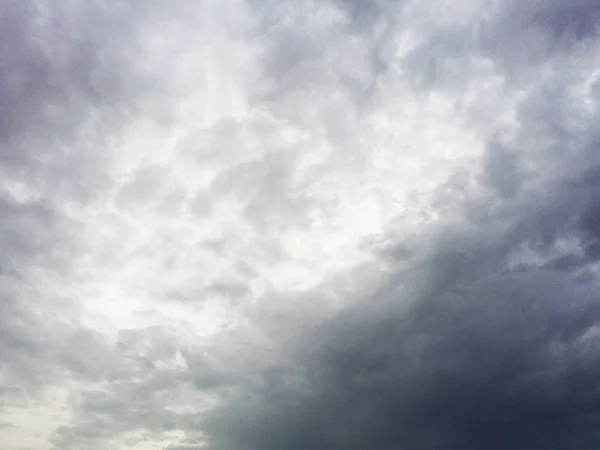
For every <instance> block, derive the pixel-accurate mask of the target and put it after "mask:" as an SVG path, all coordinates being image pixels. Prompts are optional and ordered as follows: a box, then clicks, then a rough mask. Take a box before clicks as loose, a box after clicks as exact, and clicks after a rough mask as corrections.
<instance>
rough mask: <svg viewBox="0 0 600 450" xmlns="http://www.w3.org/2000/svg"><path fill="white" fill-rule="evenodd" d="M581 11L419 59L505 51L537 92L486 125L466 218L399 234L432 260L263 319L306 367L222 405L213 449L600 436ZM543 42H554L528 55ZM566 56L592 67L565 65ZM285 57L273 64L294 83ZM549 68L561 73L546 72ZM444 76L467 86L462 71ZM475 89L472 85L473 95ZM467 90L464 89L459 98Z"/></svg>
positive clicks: (542, 443) (461, 444)
mask: <svg viewBox="0 0 600 450" xmlns="http://www.w3.org/2000/svg"><path fill="white" fill-rule="evenodd" d="M575 3H576V2H574V3H572V4H564V3H560V4H559V3H558V2H550V3H549V4H548V5H547V6H546V7H545V8H544V9H543V10H537V9H535V8H534V7H530V6H529V5H526V6H525V5H524V6H523V7H521V6H520V4H519V5H518V6H517V5H516V3H515V4H514V5H513V4H510V3H507V5H506V6H507V7H506V10H503V11H501V13H499V14H498V15H497V17H493V20H492V22H491V25H490V27H491V28H490V29H488V30H486V31H485V33H488V34H487V36H488V37H485V39H484V40H482V41H481V42H482V44H481V45H482V46H479V44H478V43H477V41H471V42H466V41H465V36H466V35H465V33H466V32H467V31H465V30H462V29H458V30H454V29H445V30H444V29H442V34H439V35H438V36H435V37H434V38H433V40H430V41H428V43H426V45H424V46H419V47H417V48H416V50H415V51H414V58H417V59H422V60H425V59H427V60H429V61H433V60H434V59H435V60H437V59H439V58H440V54H444V57H445V58H446V61H442V62H440V63H439V64H442V65H447V67H449V65H450V64H453V63H454V61H456V60H457V58H467V57H470V56H472V55H478V54H479V55H483V56H484V57H491V58H493V61H494V63H495V64H497V65H498V68H499V70H500V71H503V70H504V69H506V72H504V73H503V74H504V75H505V76H507V77H508V78H507V80H508V81H509V83H508V84H507V85H506V88H505V89H506V91H504V92H506V93H507V94H508V95H510V92H511V91H512V90H515V91H516V90H518V91H519V92H521V93H522V95H523V96H524V97H523V98H524V100H523V101H522V103H521V104H520V105H521V106H519V107H518V108H517V110H516V114H517V116H516V117H517V121H518V125H517V128H516V129H517V130H518V131H516V133H515V132H512V133H510V134H506V133H503V132H502V129H501V128H495V127H494V126H493V125H492V126H489V125H488V126H487V127H486V128H482V129H483V130H485V132H486V133H488V138H487V148H486V153H485V157H484V159H483V164H482V166H481V167H477V169H476V170H473V171H471V172H470V173H467V174H466V181H465V183H462V184H461V183H457V184H455V185H452V184H451V185H449V186H446V187H443V189H441V190H440V201H444V202H449V203H450V204H451V206H450V207H451V208H456V209H457V210H458V212H455V215H454V216H453V217H458V220H457V221H450V220H448V221H442V222H441V225H439V226H435V227H433V228H432V229H429V231H425V230H423V233H422V235H421V236H420V237H419V238H418V239H415V238H408V239H403V238H401V237H397V236H394V234H393V232H390V244H386V245H384V249H383V250H382V251H383V253H385V254H394V253H398V252H395V250H394V248H395V247H396V246H397V247H399V248H402V249H410V250H409V251H408V252H407V251H402V252H399V253H398V257H399V258H401V260H406V258H409V259H410V258H411V255H415V254H417V255H420V256H419V257H418V258H414V257H413V261H412V262H411V263H410V265H409V267H410V268H409V269H406V268H405V267H406V265H400V264H399V263H395V264H397V265H392V269H391V270H392V272H391V274H390V275H389V276H388V277H386V278H385V280H387V281H385V282H384V281H381V282H379V283H376V284H375V285H373V286H371V292H370V293H368V294H366V297H364V298H363V299H361V300H360V301H358V303H357V304H356V306H353V307H350V308H349V309H347V310H345V311H343V312H341V313H339V314H338V315H335V316H333V317H332V318H330V319H327V320H325V321H324V322H318V323H317V325H315V324H314V323H311V322H310V321H306V320H304V321H303V320H296V318H297V315H296V314H294V313H293V312H291V311H290V312H289V314H287V315H286V314H284V315H283V316H281V315H278V316H276V317H278V318H279V319H271V318H269V317H271V316H269V315H266V316H264V315H263V316H259V317H257V318H256V321H257V323H258V324H259V325H258V326H261V327H263V328H264V330H265V331H264V332H265V333H266V334H267V335H270V336H271V339H272V340H273V342H277V341H284V342H285V344H283V346H282V349H281V350H280V351H281V352H282V354H285V355H286V360H287V358H288V357H289V361H290V362H289V364H286V365H280V366H279V367H277V368H273V367H268V368H267V367H265V368H264V369H263V373H262V375H259V378H261V379H262V380H263V382H262V383H261V382H258V383H252V384H248V385H246V386H240V390H239V393H238V394H237V395H235V396H234V397H233V398H232V399H227V400H226V401H225V402H224V404H223V405H221V406H220V407H219V408H217V409H216V410H214V411H213V412H212V413H211V414H209V415H208V417H207V418H206V419H205V420H204V421H203V430H204V431H205V432H206V433H207V434H208V436H209V439H210V442H211V444H210V448H214V449H227V448H237V449H248V450H250V449H259V448H260V449H279V448H291V449H304V448H328V449H340V450H341V449H362V448H377V449H382V450H383V449H390V450H392V449H400V448H402V449H446V448H447V449H479V448H490V449H505V448H515V449H517V448H518V449H521V448H522V449H525V448H528V449H530V448H540V449H542V448H553V449H573V448H581V449H583V448H590V447H594V446H596V445H598V443H599V442H600V434H599V433H598V431H597V428H596V426H595V423H596V422H597V421H598V418H599V417H600V397H599V395H600V385H599V384H598V381H597V380H598V377H599V375H600V358H599V357H598V354H597V352H596V351H595V350H594V348H595V346H596V345H597V343H598V325H599V321H600V307H599V306H598V302H597V299H598V288H599V287H600V286H599V284H598V282H599V279H598V275H597V273H598V272H597V271H598V265H597V264H596V262H597V256H596V255H597V246H598V244H597V231H598V230H597V228H598V227H597V223H596V222H597V221H596V219H595V218H596V215H597V208H598V206H597V205H598V203H597V202H598V199H599V198H600V197H599V195H600V192H599V191H598V186H597V183H596V182H595V181H593V180H594V179H595V176H596V175H595V174H596V173H597V168H598V167H599V166H598V164H599V161H598V158H597V150H598V139H597V136H598V129H597V125H596V122H597V121H598V116H597V107H596V106H595V105H597V102H598V97H597V93H596V91H594V90H593V89H592V90H591V91H588V92H587V93H585V94H574V90H575V89H576V87H577V84H578V83H580V82H581V80H582V78H578V76H579V75H583V77H585V76H586V75H585V74H582V73H581V72H578V70H579V68H581V69H582V70H585V69H583V68H584V67H587V66H586V64H588V62H586V61H587V58H588V57H591V54H593V52H594V51H593V50H587V51H590V52H591V53H587V54H586V53H585V52H584V53H577V56H576V57H573V58H571V59H566V57H565V55H564V53H563V52H565V51H567V52H568V51H578V50H577V49H578V48H579V47H578V45H579V43H580V42H581V41H583V40H586V39H590V38H592V36H593V33H594V26H593V25H592V24H593V23H594V20H595V19H594V15H595V7H594V6H593V5H591V4H590V5H588V4H575ZM359 6H360V5H358V4H357V5H354V4H353V5H350V6H349V8H350V10H351V11H357V10H358V9H359ZM586 8H587V11H586V13H585V14H583V13H582V12H581V10H582V9H586ZM367 16H368V15H367ZM584 16H585V18H584ZM509 24H512V28H511V27H509V26H508V25H509ZM473 25H474V24H473V23H471V22H469V23H468V26H469V27H472V26H473ZM434 33H435V31H434ZM482 33H484V32H483V31H482ZM540 33H541V34H540ZM546 33H547V34H546ZM549 39H552V40H549ZM517 41H519V42H517ZM559 41H560V42H559ZM278 42H279V43H280V44H281V45H283V46H285V45H286V44H284V42H285V41H284V40H281V41H278ZM435 42H438V43H437V44H435V45H434V44H433V43H435ZM458 42H461V47H460V48H459V47H456V46H454V47H453V48H454V50H452V48H449V47H448V46H453V45H454V44H457V43H458ZM540 45H542V46H543V49H544V52H543V53H542V54H538V55H537V56H536V57H534V58H529V56H528V55H530V54H534V53H536V52H537V51H538V50H537V49H539V48H541V47H539V46H540ZM309 46H310V44H307V47H306V48H307V49H308V48H310V47H309ZM317 48H320V51H323V49H324V48H323V47H317ZM436 48H437V49H436ZM458 50H460V52H461V53H458ZM275 52H276V54H278V51H277V50H276V51H275ZM469 52H471V53H470V54H469ZM515 52H516V53H515ZM519 52H522V53H521V55H522V56H523V57H522V58H521V57H519V56H518V55H519ZM530 52H531V53H530ZM293 54H298V55H300V53H298V52H297V51H294V53H293ZM309 54H310V53H305V55H309ZM282 55H283V51H282ZM290 55H292V53H290V54H287V56H289V57H293V56H290ZM306 57H307V56H302V57H294V63H295V64H302V61H303V60H304V59H305V58H306ZM282 58H283V56H282ZM309 58H315V61H317V60H320V61H322V59H321V58H320V57H315V56H310V57H309ZM414 58H413V57H410V58H409V59H407V64H408V70H411V71H413V72H414V73H415V74H420V75H422V74H423V73H424V72H423V71H424V70H426V67H425V66H420V65H419V64H415V61H416V60H415V59H414ZM276 60H277V61H279V62H281V64H284V65H285V66H286V67H288V68H291V67H292V66H291V65H290V64H289V63H285V62H284V61H283V59H281V58H277V57H276ZM565 61H570V62H571V63H573V64H575V67H573V66H571V71H570V72H569V73H559V71H558V69H559V68H561V66H562V64H563V63H564V62H565ZM436 64H437V62H436ZM273 67H274V66H271V65H268V66H267V70H268V71H269V73H276V75H275V76H276V77H283V78H284V80H287V79H288V78H287V76H286V75H285V74H284V73H283V72H282V71H281V70H280V69H277V70H275V69H273ZM548 67H550V68H552V69H554V68H556V70H557V71H556V72H551V73H552V74H551V75H549V76H546V77H545V78H544V77H542V76H541V74H542V72H543V70H544V68H548ZM577 67H579V68H577ZM273 71H275V72H273ZM295 73H296V74H297V73H298V72H295ZM501 73H502V72H501ZM526 73H528V74H538V77H537V78H535V76H529V75H527V76H523V75H524V74H526ZM578 74H579V75H578ZM420 75H419V76H420ZM464 75H465V76H466V77H469V76H471V73H470V72H465V74H464ZM474 76H476V75H474ZM301 77H302V78H303V76H301ZM435 77H436V83H435V84H440V85H441V88H442V89H444V90H446V89H448V90H450V88H449V87H448V86H449V85H448V84H447V82H448V80H449V79H450V78H452V77H453V74H452V73H449V72H447V71H445V70H444V71H441V72H439V71H438V72H437V73H436V75H435ZM303 79H304V78H303ZM305 81H306V82H309V83H310V82H313V81H312V80H310V81H309V80H305ZM438 81H439V83H438ZM285 82H286V81H283V83H285ZM471 82H472V79H469V78H464V79H463V80H461V85H462V86H463V89H464V86H468V84H469V83H471ZM596 82H597V81H596ZM428 88H429V89H432V85H431V84H430V85H429V86H428ZM450 92H451V91H450ZM463 92H464V91H463V90H462V89H460V90H457V91H456V92H455V94H454V99H455V100H456V101H457V102H460V101H461V95H462V94H463ZM586 102H589V103H590V104H592V105H594V106H592V107H591V108H588V107H587V106H586ZM496 112H498V111H497V110H496ZM471 120H473V123H474V124H477V125H479V123H480V122H479V119H478V118H477V117H475V116H473V118H472V119H471ZM528 158H533V160H531V159H529V160H528ZM469 186H471V187H469ZM473 186H475V187H473ZM453 222H454V223H453ZM392 242H396V243H393V244H392ZM398 242H399V243H398ZM385 247H387V248H385ZM393 264H394V263H393ZM318 291H319V290H318V289H317V292H318ZM317 295H318V294H317ZM361 295H365V294H361ZM283 317H286V318H287V319H283ZM282 320H283V322H282ZM293 327H301V328H302V327H304V328H305V330H306V333H305V334H302V335H301V336H296V337H295V338H294V339H292V341H291V342H289V341H288V340H286V339H285V338H284V336H283V335H282V334H281V333H282V331H281V330H282V329H287V328H293ZM240 339H241V337H240Z"/></svg>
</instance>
